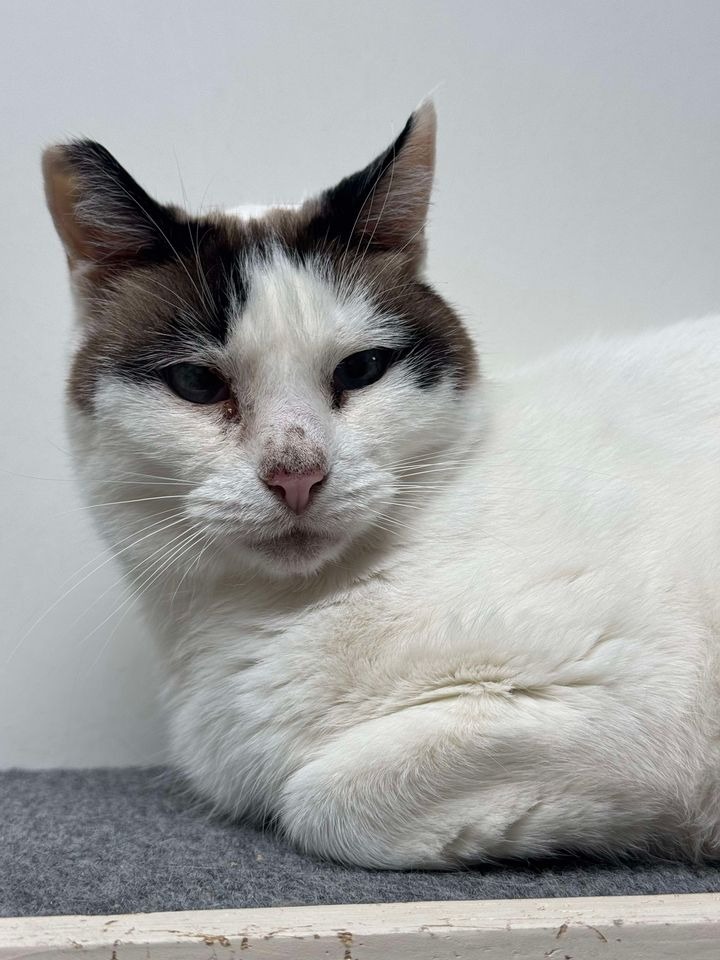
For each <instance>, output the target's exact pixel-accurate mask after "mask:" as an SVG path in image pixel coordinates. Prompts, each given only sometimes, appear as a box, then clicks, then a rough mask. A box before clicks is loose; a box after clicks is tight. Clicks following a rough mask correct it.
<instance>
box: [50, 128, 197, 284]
mask: <svg viewBox="0 0 720 960" xmlns="http://www.w3.org/2000/svg"><path fill="white" fill-rule="evenodd" d="M42 166H43V174H44V178H45V195H46V197H47V203H48V207H49V209H50V213H51V214H52V217H53V220H54V222H55V228H56V230H57V232H58V234H59V236H60V239H61V240H62V242H63V245H64V247H65V252H66V253H67V257H68V262H69V264H70V269H71V271H73V272H74V271H76V270H77V269H80V268H85V269H84V270H83V273H85V274H87V272H88V271H89V270H91V268H95V269H94V270H92V271H91V272H93V273H97V272H103V271H104V270H108V269H110V270H112V269H117V268H119V267H122V265H123V264H129V263H138V262H142V261H145V262H146V261H162V260H164V259H167V258H168V257H169V256H170V255H172V253H173V249H174V247H175V243H174V240H177V239H181V237H182V235H181V233H180V230H179V227H180V220H179V219H178V216H177V214H176V213H175V211H174V210H172V209H171V208H170V207H165V206H163V205H162V204H160V203H158V202H157V201H155V200H153V199H152V198H151V197H150V196H149V195H148V194H147V193H146V192H145V191H144V190H143V189H142V187H140V186H139V185H138V184H137V183H136V182H135V180H133V178H132V177H131V176H130V174H129V173H128V172H127V171H126V170H125V169H123V167H121V166H120V164H119V163H118V162H117V160H116V159H115V158H114V157H113V156H112V154H110V153H109V152H108V151H107V150H106V149H105V147H103V146H101V145H100V144H99V143H95V142H93V141H92V140H76V141H73V142H71V143H68V144H60V145H57V146H53V147H49V148H48V149H47V150H46V151H45V153H44V154H43V161H42ZM186 236H187V235H186V234H185V238H186Z"/></svg>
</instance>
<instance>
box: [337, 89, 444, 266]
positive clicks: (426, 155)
mask: <svg viewBox="0 0 720 960" xmlns="http://www.w3.org/2000/svg"><path fill="white" fill-rule="evenodd" d="M435 128H436V117H435V108H434V106H433V104H432V103H431V102H430V101H425V102H424V103H423V104H422V105H421V106H420V107H418V109H417V110H416V111H415V112H414V113H413V114H412V115H411V116H410V119H409V120H408V122H407V123H406V124H405V127H404V128H403V130H402V132H401V133H400V135H399V136H398V137H397V139H396V140H395V141H394V143H392V144H391V145H390V146H389V147H388V149H387V150H385V151H384V153H381V154H380V156H379V157H377V158H376V159H375V160H373V162H372V163H371V164H369V165H368V166H367V167H365V169H364V170H360V171H359V172H358V173H355V174H353V175H352V176H350V177H346V179H345V180H342V181H341V182H340V183H339V184H338V185H337V186H336V187H333V188H332V189H330V190H328V191H326V192H325V193H324V194H323V195H322V196H321V198H320V203H321V213H320V218H321V219H322V220H323V226H324V227H325V235H327V236H328V237H330V238H331V239H338V240H340V241H342V242H343V243H346V244H347V245H348V246H360V247H362V249H363V250H364V251H368V252H372V251H376V252H377V251H392V250H399V249H404V250H406V251H408V254H409V255H410V254H413V253H415V254H422V252H423V251H424V228H425V221H426V219H427V212H428V206H429V204H430V193H431V191H432V182H433V173H434V170H435Z"/></svg>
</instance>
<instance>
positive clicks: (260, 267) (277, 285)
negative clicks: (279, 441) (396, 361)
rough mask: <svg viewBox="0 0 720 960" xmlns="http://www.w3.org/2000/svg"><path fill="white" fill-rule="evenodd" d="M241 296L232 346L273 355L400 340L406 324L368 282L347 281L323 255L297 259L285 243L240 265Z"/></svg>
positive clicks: (232, 319) (232, 314) (232, 316)
mask: <svg viewBox="0 0 720 960" xmlns="http://www.w3.org/2000/svg"><path fill="white" fill-rule="evenodd" d="M239 269H240V273H241V275H242V276H243V291H242V297H241V298H238V299H237V300H236V302H235V303H234V304H230V306H229V329H228V337H227V341H226V344H227V348H228V350H229V351H230V352H231V353H233V354H239V355H241V356H247V355H248V354H254V355H256V356H258V355H259V356H263V357H265V358H266V359H270V360H271V359H272V357H273V355H274V354H275V353H276V352H280V353H290V354H293V355H296V356H297V357H298V358H300V357H302V356H304V355H306V354H318V353H322V352H325V351H332V352H333V353H338V352H339V353H340V354H344V353H345V352H348V351H352V350H354V349H360V348H361V347H363V346H368V345H370V346H383V345H385V344H386V343H387V344H388V345H389V344H391V343H392V344H393V345H395V344H397V343H399V341H401V340H402V339H403V331H402V324H401V323H400V322H399V321H398V320H397V318H395V317H393V316H392V315H390V314H386V313H385V311H384V310H383V309H382V306H381V304H380V302H379V300H378V299H377V298H375V297H374V296H373V293H372V290H371V288H370V287H369V285H367V284H364V283H363V282H362V281H361V280H359V279H358V278H354V279H353V282H344V281H343V278H342V277H341V276H339V275H338V274H337V273H336V272H335V270H334V268H333V265H332V263H331V262H330V261H328V260H327V259H325V258H322V257H307V258H304V259H302V260H298V259H297V258H294V257H293V256H292V255H291V254H289V253H288V251H286V250H284V249H283V248H282V247H276V248H270V249H269V250H267V251H265V252H264V254H263V256H262V257H260V258H252V256H245V257H242V258H241V263H240V265H239Z"/></svg>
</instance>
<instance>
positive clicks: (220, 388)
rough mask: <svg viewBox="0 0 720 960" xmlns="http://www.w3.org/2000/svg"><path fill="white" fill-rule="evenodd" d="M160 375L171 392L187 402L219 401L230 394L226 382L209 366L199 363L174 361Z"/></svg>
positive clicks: (205, 402)
mask: <svg viewBox="0 0 720 960" xmlns="http://www.w3.org/2000/svg"><path fill="white" fill-rule="evenodd" d="M161 375H162V377H163V379H164V380H165V382H166V383H167V385H168V386H169V387H170V389H171V390H172V391H173V393H176V394H177V395H178V396H179V397H181V398H182V399H183V400H187V401H188V402H189V403H204V404H209V403H220V401H222V400H227V399H228V397H229V396H230V388H229V387H228V385H227V383H226V382H225V381H224V380H223V379H222V377H220V376H219V375H218V374H217V373H216V372H215V371H214V370H212V369H211V368H210V367H204V366H202V364H199V363H174V364H173V365H172V366H170V367H165V369H164V370H162V371H161Z"/></svg>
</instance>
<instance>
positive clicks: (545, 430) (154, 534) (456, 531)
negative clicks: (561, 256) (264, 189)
mask: <svg viewBox="0 0 720 960" xmlns="http://www.w3.org/2000/svg"><path fill="white" fill-rule="evenodd" d="M435 125H436V121H435V112H434V108H433V106H432V104H431V103H424V104H423V105H421V106H420V107H419V108H418V109H417V110H416V111H415V112H414V113H413V114H412V116H411V117H410V119H409V120H408V122H407V124H406V126H405V127H404V129H403V130H402V132H401V133H400V135H399V136H398V137H397V138H396V139H395V141H394V143H393V144H392V145H391V146H390V147H389V148H388V149H387V150H386V151H385V152H383V153H382V154H381V155H380V156H379V157H377V159H376V160H374V161H373V162H372V163H370V164H369V165H368V166H367V167H365V168H364V169H363V170H361V171H360V172H359V173H355V174H354V175H352V176H349V177H347V178H346V179H344V180H342V181H341V182H340V183H339V184H338V185H337V186H335V187H333V188H332V189H329V190H327V191H325V192H324V193H322V194H321V195H320V196H318V197H315V198H313V199H310V200H307V201H306V202H304V203H303V204H302V205H300V206H299V207H298V208H277V209H275V208H273V209H270V210H269V211H267V212H266V213H264V214H260V215H253V216H250V217H245V218H242V217H240V216H238V215H234V214H228V213H222V212H218V213H213V214H211V215H205V216H201V217H195V216H192V215H190V214H189V213H186V212H183V211H182V210H181V209H179V208H177V207H174V206H167V205H163V204H160V203H158V202H156V201H155V200H153V199H151V198H150V197H149V196H148V195H147V194H146V193H145V192H144V191H143V190H142V188H141V187H140V186H139V185H138V184H137V183H136V182H135V181H134V180H133V179H132V178H131V176H130V175H129V174H128V173H127V172H126V171H125V170H124V169H123V168H122V167H121V166H120V165H119V164H118V163H117V161H116V160H115V159H114V158H113V157H112V156H111V155H110V154H109V153H108V152H107V151H106V150H105V149H104V148H103V147H101V146H100V145H98V144H96V143H93V142H91V141H75V142H71V143H68V144H65V145H59V146H54V147H51V148H49V149H48V150H47V151H46V153H45V155H44V161H43V162H44V174H45V184H46V194H47V199H48V204H49V208H50V211H51V213H52V216H53V218H54V221H55V225H56V228H57V231H58V233H59V235H60V238H61V240H62V242H63V244H64V247H65V251H66V254H67V259H68V263H69V268H70V274H71V278H72V286H73V291H74V296H75V302H76V308H77V337H78V342H77V347H76V350H75V355H74V359H73V362H72V368H71V371H70V375H69V380H68V401H69V402H68V412H69V425H70V434H71V437H72V443H73V449H74V453H75V457H76V461H77V468H78V474H79V477H80V481H81V483H82V485H83V487H84V489H85V491H86V494H87V496H88V497H89V499H90V500H91V502H93V503H98V504H104V506H101V507H99V508H98V509H97V510H96V513H97V514H99V516H100V521H99V522H100V525H101V528H102V531H103V533H104V536H105V537H106V539H107V541H108V543H109V544H110V546H111V547H112V549H113V550H114V551H115V553H116V556H117V557H118V559H119V561H120V562H121V563H122V564H123V566H124V568H125V570H126V573H127V577H128V580H129V582H130V583H131V585H132V586H133V587H134V593H135V595H136V596H137V597H138V598H139V599H140V600H141V603H142V605H143V607H144V610H145V612H146V615H147V617H148V618H149V621H150V623H151V624H152V626H153V629H154V632H155V634H156V635H157V639H158V644H159V648H160V651H161V655H162V658H163V661H164V664H165V669H166V671H167V678H168V680H167V689H166V690H165V700H166V703H167V709H168V716H169V724H170V739H171V744H172V754H173V757H174V762H175V763H176V765H177V767H178V768H179V769H180V770H181V771H182V772H183V774H184V775H185V776H186V777H187V778H188V779H189V781H190V782H191V783H192V785H193V787H194V789H195V790H196V791H197V793H198V794H200V795H201V796H203V797H204V798H207V799H208V800H209V801H211V803H212V804H213V806H214V808H215V809H216V810H217V811H222V812H223V813H225V814H229V815H231V816H233V817H236V818H244V819H247V820H251V821H255V822H257V823H264V824H267V823H272V824H274V825H275V826H276V827H277V829H279V830H280V831H281V832H282V834H283V835H284V836H285V837H286V838H288V839H289V841H291V842H292V843H293V844H295V845H296V846H297V847H298V848H299V849H300V850H302V851H305V852H306V853H308V854H312V855H315V856H318V857H321V858H329V859H331V860H335V861H340V862H344V863H348V864H358V865H362V866H365V867H373V868H431V869H452V868H454V867H457V866H458V865H463V864H470V863H476V862H481V861H487V860H497V859H502V858H508V857H530V858H532V857H537V856H546V855H551V854H556V853H562V852H576V853H590V854H601V855H614V854H624V853H628V852H630V853H639V852H648V853H651V852H661V853H662V854H663V855H666V856H667V855H672V856H681V857H691V858H698V857H712V856H716V855H717V854H718V852H719V851H720V809H719V804H718V797H719V787H720V782H719V781H720V756H719V740H718V735H719V733H720V698H719V697H718V687H719V682H720V658H719V655H718V650H719V647H720V643H719V641H720V319H719V318H717V317H710V318H707V319H703V320H697V321H685V322H682V323H679V324H676V325H673V326H670V327H668V328H665V329H658V330H655V331H649V332H644V333H641V334H638V335H635V336H628V337H616V338H614V339H608V340H607V341H600V340H597V341H595V342H592V343H590V344H587V345H581V346H573V347H568V348H566V349H564V350H562V351H560V352H559V353H557V354H556V355H554V356H551V357H549V358H547V359H543V360H540V361H538V362H535V363H531V364H527V365H525V366H523V367H521V368H520V369H518V370H516V371H515V372H513V373H511V374H509V375H507V376H505V377H503V378H491V377H488V376H486V375H485V374H484V373H483V372H482V370H481V367H480V364H479V360H478V352H477V349H476V346H475V343H474V339H473V337H472V336H471V335H470V333H469V332H468V330H467V328H466V326H465V324H464V323H463V321H462V319H461V318H460V317H459V316H458V314H457V312H456V311H455V310H454V309H453V308H452V307H451V306H450V305H449V304H448V303H447V302H446V301H445V300H444V299H443V298H442V297H440V296H439V295H438V293H437V292H436V291H434V290H433V288H432V287H431V286H430V285H429V284H428V282H427V281H426V279H425V278H424V273H423V270H424V256H425V225H426V219H427V212H428V205H429V202H430V195H431V187H432V181H433V169H434V153H435Z"/></svg>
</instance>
